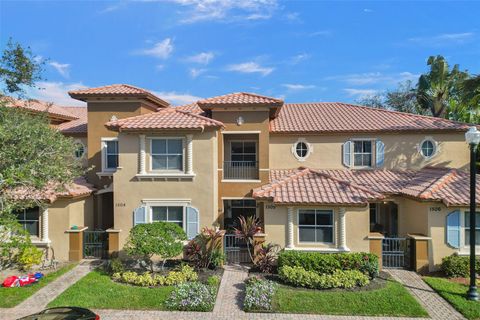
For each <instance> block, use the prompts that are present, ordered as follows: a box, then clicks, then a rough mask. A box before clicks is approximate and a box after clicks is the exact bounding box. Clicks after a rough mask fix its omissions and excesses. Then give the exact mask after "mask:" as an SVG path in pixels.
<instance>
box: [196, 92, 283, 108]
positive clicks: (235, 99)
mask: <svg viewBox="0 0 480 320" xmlns="http://www.w3.org/2000/svg"><path fill="white" fill-rule="evenodd" d="M197 104H198V105H199V106H200V107H201V108H203V107H212V106H219V105H221V106H229V105H240V104H249V105H262V106H267V105H272V106H277V107H278V106H281V105H283V101H282V100H280V99H276V98H270V97H266V96H261V95H259V94H255V93H248V92H236V93H230V94H226V95H223V96H217V97H212V98H208V99H203V100H199V101H197Z"/></svg>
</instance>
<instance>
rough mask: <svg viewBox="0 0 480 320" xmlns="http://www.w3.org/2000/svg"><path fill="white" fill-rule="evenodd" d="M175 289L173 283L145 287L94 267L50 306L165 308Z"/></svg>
mask: <svg viewBox="0 0 480 320" xmlns="http://www.w3.org/2000/svg"><path fill="white" fill-rule="evenodd" d="M172 290H173V287H160V288H143V287H135V286H130V285H126V284H120V283H116V282H113V281H112V280H111V279H110V277H109V276H108V275H107V274H105V273H103V272H102V271H101V270H94V271H92V272H90V273H89V274H87V275H86V276H85V277H83V278H82V279H80V280H79V281H78V282H77V283H75V284H74V285H73V286H71V287H70V288H68V289H67V290H66V291H64V292H63V293H62V294H61V295H59V296H58V297H57V298H56V299H55V300H53V301H52V302H50V303H49V304H48V306H49V307H58V306H77V307H84V308H94V309H156V310H166V307H165V305H164V302H165V300H166V299H167V298H168V296H169V295H170V292H172Z"/></svg>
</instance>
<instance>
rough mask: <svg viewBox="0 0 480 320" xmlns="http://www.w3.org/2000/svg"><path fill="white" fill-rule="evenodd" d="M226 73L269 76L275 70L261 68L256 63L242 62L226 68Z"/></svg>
mask: <svg viewBox="0 0 480 320" xmlns="http://www.w3.org/2000/svg"><path fill="white" fill-rule="evenodd" d="M227 70H228V71H235V72H240V73H260V74H262V75H263V76H266V75H269V74H270V73H272V72H273V70H275V68H270V67H262V66H261V65H259V64H258V63H256V62H253V61H250V62H244V63H238V64H231V65H229V66H228V67H227Z"/></svg>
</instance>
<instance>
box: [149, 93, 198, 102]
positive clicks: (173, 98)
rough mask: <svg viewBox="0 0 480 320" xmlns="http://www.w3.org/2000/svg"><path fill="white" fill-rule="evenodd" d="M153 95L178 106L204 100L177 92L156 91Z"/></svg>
mask: <svg viewBox="0 0 480 320" xmlns="http://www.w3.org/2000/svg"><path fill="white" fill-rule="evenodd" d="M153 94H155V95H157V96H158V97H160V98H162V99H165V100H167V101H168V102H170V103H171V104H173V105H176V106H179V105H184V104H188V103H192V102H196V101H198V100H201V99H202V98H201V97H197V96H194V95H191V94H188V93H179V92H176V91H154V92H153Z"/></svg>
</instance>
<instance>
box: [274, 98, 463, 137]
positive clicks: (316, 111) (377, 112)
mask: <svg viewBox="0 0 480 320" xmlns="http://www.w3.org/2000/svg"><path fill="white" fill-rule="evenodd" d="M467 129H468V125H467V124H464V123H459V122H455V121H450V120H445V119H440V118H434V117H427V116H421V115H415V114H410V113H402V112H396V111H389V110H383V109H375V108H369V107H364V106H358V105H352V104H346V103H339V102H318V103H289V104H285V105H283V107H282V108H281V109H280V111H279V113H278V115H277V117H276V118H275V119H273V120H272V121H270V132H273V133H308V132H315V133H332V132H379V131H387V132H402V131H438V130H452V131H465V130H467Z"/></svg>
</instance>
